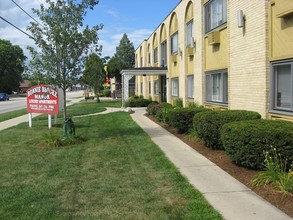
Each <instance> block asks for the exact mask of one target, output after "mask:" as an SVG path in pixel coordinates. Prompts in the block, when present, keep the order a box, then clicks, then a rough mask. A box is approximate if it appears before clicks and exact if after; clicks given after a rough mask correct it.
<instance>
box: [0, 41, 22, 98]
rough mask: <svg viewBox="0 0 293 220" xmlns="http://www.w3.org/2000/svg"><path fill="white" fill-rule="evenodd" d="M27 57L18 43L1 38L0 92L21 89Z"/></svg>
mask: <svg viewBox="0 0 293 220" xmlns="http://www.w3.org/2000/svg"><path fill="white" fill-rule="evenodd" d="M25 59H26V57H25V56H24V54H23V51H22V49H21V48H20V47H19V46H18V45H12V44H11V42H10V41H7V40H1V39H0V92H7V93H10V92H11V91H13V90H14V91H17V90H19V83H20V82H21V81H22V73H23V71H24V61H25Z"/></svg>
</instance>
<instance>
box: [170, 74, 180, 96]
mask: <svg viewBox="0 0 293 220" xmlns="http://www.w3.org/2000/svg"><path fill="white" fill-rule="evenodd" d="M171 96H172V97H179V79H178V78H172V79H171Z"/></svg>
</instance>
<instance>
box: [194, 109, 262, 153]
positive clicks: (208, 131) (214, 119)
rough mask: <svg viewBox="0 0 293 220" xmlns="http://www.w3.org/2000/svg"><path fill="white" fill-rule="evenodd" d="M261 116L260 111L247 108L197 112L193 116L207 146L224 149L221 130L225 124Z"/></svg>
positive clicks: (198, 131)
mask: <svg viewBox="0 0 293 220" xmlns="http://www.w3.org/2000/svg"><path fill="white" fill-rule="evenodd" d="M260 118H261V115H260V114H259V113H257V112H252V111H245V110H225V111H209V112H204V113H199V114H196V115H195V116H194V118H193V127H194V129H195V131H196V133H197V134H198V136H199V137H200V138H201V139H202V140H204V141H205V143H206V146H207V147H209V148H212V149H223V145H222V142H221V137H220V130H221V128H222V126H223V125H224V124H226V123H229V122H233V121H242V120H252V119H260Z"/></svg>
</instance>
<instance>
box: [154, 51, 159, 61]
mask: <svg viewBox="0 0 293 220" xmlns="http://www.w3.org/2000/svg"><path fill="white" fill-rule="evenodd" d="M154 63H158V47H156V48H155V49H154Z"/></svg>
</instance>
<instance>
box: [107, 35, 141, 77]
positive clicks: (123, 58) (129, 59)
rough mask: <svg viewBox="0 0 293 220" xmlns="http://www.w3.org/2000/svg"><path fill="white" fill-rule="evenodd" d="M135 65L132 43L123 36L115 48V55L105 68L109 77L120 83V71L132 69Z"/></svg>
mask: <svg viewBox="0 0 293 220" xmlns="http://www.w3.org/2000/svg"><path fill="white" fill-rule="evenodd" d="M134 64H135V50H134V46H133V43H132V42H130V40H129V39H128V37H127V34H124V35H123V37H122V38H121V40H120V43H119V46H118V47H116V53H115V54H114V57H112V58H111V59H110V60H109V62H108V64H107V66H108V71H109V75H110V77H115V78H116V80H117V81H119V82H121V75H120V71H121V70H122V69H128V68H132V67H133V66H134Z"/></svg>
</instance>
